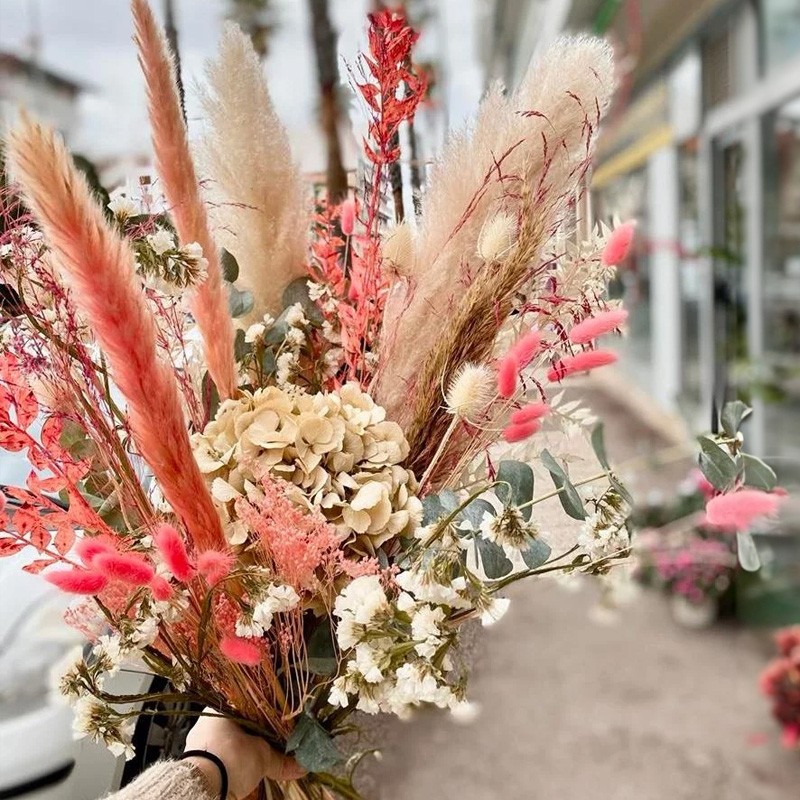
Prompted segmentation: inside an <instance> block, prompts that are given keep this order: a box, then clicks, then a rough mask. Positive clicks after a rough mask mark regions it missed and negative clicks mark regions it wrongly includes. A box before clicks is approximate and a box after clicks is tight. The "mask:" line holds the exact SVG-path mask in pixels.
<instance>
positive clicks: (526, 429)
mask: <svg viewBox="0 0 800 800" xmlns="http://www.w3.org/2000/svg"><path fill="white" fill-rule="evenodd" d="M540 427H541V423H540V422H539V421H538V420H530V421H529V422H520V423H517V424H511V425H509V426H507V427H506V429H505V430H504V431H503V438H504V439H505V440H506V441H507V442H508V443H509V444H514V443H515V442H522V441H524V440H525V439H527V438H528V437H529V436H533V434H534V433H536V432H537V431H538V430H539V428H540Z"/></svg>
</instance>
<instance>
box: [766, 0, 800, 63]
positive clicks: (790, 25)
mask: <svg viewBox="0 0 800 800" xmlns="http://www.w3.org/2000/svg"><path fill="white" fill-rule="evenodd" d="M759 25H760V29H761V55H762V62H763V65H764V69H765V70H766V71H767V72H768V71H769V70H771V69H773V68H774V67H777V66H779V65H781V64H784V63H786V62H787V61H790V60H791V59H793V58H800V2H798V0H760V2H759Z"/></svg>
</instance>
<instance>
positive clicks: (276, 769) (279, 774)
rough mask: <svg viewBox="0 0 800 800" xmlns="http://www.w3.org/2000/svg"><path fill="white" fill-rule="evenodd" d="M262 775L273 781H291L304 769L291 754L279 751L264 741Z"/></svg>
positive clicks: (302, 774)
mask: <svg viewBox="0 0 800 800" xmlns="http://www.w3.org/2000/svg"><path fill="white" fill-rule="evenodd" d="M264 748H265V752H264V775H265V777H267V778H270V779H271V780H273V781H293V780H297V779H298V778H302V777H303V776H304V775H305V774H306V771H305V770H304V769H303V768H302V767H301V766H300V765H299V764H298V763H297V761H295V760H294V759H293V758H292V757H291V756H287V755H284V754H283V753H279V752H278V751H277V750H275V749H274V748H272V747H270V746H269V745H268V744H267V743H266V742H264Z"/></svg>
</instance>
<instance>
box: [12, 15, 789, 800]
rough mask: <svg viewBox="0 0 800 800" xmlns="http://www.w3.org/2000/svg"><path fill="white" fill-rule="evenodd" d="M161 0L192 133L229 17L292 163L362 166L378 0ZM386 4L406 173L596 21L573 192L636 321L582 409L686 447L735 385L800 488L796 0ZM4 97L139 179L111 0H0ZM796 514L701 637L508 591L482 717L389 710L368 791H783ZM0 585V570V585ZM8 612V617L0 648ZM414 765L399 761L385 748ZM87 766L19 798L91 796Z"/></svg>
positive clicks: (642, 795)
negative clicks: (597, 81)
mask: <svg viewBox="0 0 800 800" xmlns="http://www.w3.org/2000/svg"><path fill="white" fill-rule="evenodd" d="M153 5H154V7H155V8H156V9H157V10H158V11H159V13H160V14H161V16H162V18H163V19H164V20H165V21H166V22H167V24H168V27H169V28H170V30H171V31H172V35H173V38H174V41H175V42H176V44H177V49H178V52H179V54H180V63H181V71H182V75H183V80H184V84H185V88H186V102H187V116H188V120H189V125H190V131H192V132H196V131H197V130H198V126H199V125H201V124H202V123H201V121H200V118H199V109H198V106H197V101H196V94H197V93H196V91H194V89H195V85H196V83H197V82H200V83H202V81H203V65H204V60H205V59H206V58H208V57H210V56H211V55H212V54H213V53H214V50H215V46H216V41H217V38H218V36H219V33H220V30H221V25H222V24H223V22H224V21H225V20H226V19H233V20H235V21H238V22H239V23H240V24H241V25H242V26H243V27H244V28H245V30H247V31H248V32H249V33H250V34H251V36H252V37H253V40H254V43H255V44H256V46H257V49H258V50H259V52H260V53H261V54H262V56H263V62H264V70H265V74H266V75H267V76H268V79H269V85H270V89H271V92H272V96H273V100H274V102H275V105H276V107H277V111H278V113H279V115H280V116H281V118H282V119H283V121H284V122H285V124H286V125H287V127H288V129H289V134H290V137H291V139H292V142H293V151H294V156H295V158H296V159H298V160H299V161H300V163H301V164H302V167H303V170H304V172H305V173H306V174H307V175H308V176H309V180H310V181H313V182H315V183H318V184H321V183H324V182H327V183H328V184H329V185H330V184H331V182H332V181H333V180H336V176H337V175H341V174H347V173H352V172H353V171H354V170H355V169H356V168H357V166H358V164H357V158H358V152H359V144H358V143H359V141H360V137H361V132H362V125H363V123H362V122H361V117H360V109H359V107H358V104H357V103H356V101H355V99H354V97H353V94H352V92H351V91H350V90H349V88H348V82H349V75H350V70H351V69H353V68H354V65H355V63H356V54H357V51H358V49H359V46H360V44H361V43H362V42H363V37H364V33H363V31H364V18H365V14H366V13H367V12H369V11H371V10H374V9H376V8H378V7H380V6H381V5H382V4H381V3H379V2H365V1H363V0H153ZM388 5H391V6H395V5H397V4H396V3H395V4H388ZM401 5H403V6H405V7H406V11H407V13H408V15H409V17H410V19H411V21H412V23H413V24H415V25H416V26H417V27H418V28H419V29H420V30H421V31H422V36H421V39H420V42H419V44H418V46H417V49H416V59H417V61H418V62H420V64H422V65H424V68H425V69H426V71H427V72H428V74H429V76H430V78H431V87H432V88H431V92H430V97H429V100H428V102H427V104H426V105H425V107H424V108H423V109H422V111H421V112H420V113H419V115H418V118H417V121H416V125H415V127H416V130H415V146H416V155H415V160H414V161H413V163H412V162H411V161H410V160H409V159H406V160H405V161H404V163H403V174H404V176H405V177H406V178H408V175H409V174H410V172H411V171H412V169H414V168H415V167H416V166H417V165H424V164H426V163H428V162H430V161H431V160H432V159H434V158H435V157H436V154H437V152H438V151H439V149H440V148H441V145H442V141H443V139H444V137H445V136H446V133H447V131H448V130H453V129H459V128H462V127H463V126H465V125H468V124H469V121H470V118H471V116H472V115H473V114H474V111H475V108H476V105H477V103H478V101H479V99H480V97H481V95H482V93H483V91H484V90H485V88H486V87H487V86H488V85H489V84H490V83H491V82H492V81H494V80H500V81H502V82H503V83H504V84H505V85H506V86H508V87H510V88H513V87H514V86H515V85H516V83H517V82H518V81H519V80H520V78H521V76H522V75H523V73H524V71H525V69H526V67H527V64H528V62H529V61H530V59H531V57H532V56H535V55H536V54H537V53H540V52H542V51H543V50H544V49H545V48H546V47H547V46H548V44H550V43H551V42H552V41H553V40H554V39H555V38H556V37H557V36H559V35H560V34H562V33H564V32H586V33H591V34H595V35H601V36H605V37H607V38H608V39H609V40H610V41H611V42H612V44H613V46H614V48H615V50H616V53H617V63H618V73H619V74H618V79H619V91H618V97H617V100H616V103H615V106H614V108H613V110H612V113H611V114H610V116H609V119H608V122H607V123H606V125H605V128H604V131H603V134H602V136H601V138H600V141H599V146H598V151H597V158H596V163H595V167H594V171H593V176H592V182H591V206H592V211H593V214H594V217H595V219H596V220H598V221H603V222H606V223H611V221H612V220H615V219H619V220H626V219H630V218H635V219H636V220H637V221H638V231H637V237H636V242H635V246H634V252H633V253H632V255H631V256H630V258H629V260H628V263H627V264H625V265H624V268H623V269H622V270H621V271H620V275H619V278H618V280H617V281H616V284H615V286H614V292H615V293H616V295H617V296H620V297H622V298H623V299H624V302H625V306H626V307H627V308H628V309H629V311H630V314H631V317H630V320H629V325H628V327H629V333H628V335H627V337H626V338H625V339H623V340H622V341H620V342H617V343H615V347H617V348H618V349H619V350H620V351H621V354H622V356H621V359H620V362H619V364H618V365H616V366H615V367H613V368H611V369H609V371H608V372H607V373H606V374H605V375H603V376H601V377H598V379H596V380H593V382H592V383H591V384H590V395H589V397H590V403H589V404H590V405H592V406H593V407H594V409H595V411H596V412H597V413H598V414H599V416H601V417H602V418H603V419H604V420H605V421H606V426H607V432H606V439H607V441H608V443H609V450H610V451H611V453H612V455H613V456H614V457H615V458H616V459H618V460H623V461H624V460H626V459H629V458H633V457H637V458H640V459H641V458H645V460H646V457H647V456H648V454H652V453H655V452H656V451H658V450H659V449H662V448H664V447H673V448H674V447H675V445H676V444H679V443H681V442H688V441H690V439H691V436H692V435H693V434H695V433H698V432H701V431H703V430H706V429H707V428H708V427H709V423H710V420H711V416H712V408H714V407H715V405H716V406H719V404H721V403H722V402H723V401H724V400H725V399H733V398H736V397H738V398H741V399H743V400H745V401H747V402H748V403H749V404H750V405H752V406H753V408H754V412H755V413H754V414H753V416H752V418H751V420H750V421H749V422H748V424H747V427H746V429H745V432H746V436H747V445H748V448H747V449H748V450H749V451H752V452H753V453H755V454H756V455H758V456H760V457H761V458H763V459H764V460H765V461H767V462H768V463H769V464H770V465H771V466H772V467H773V469H774V470H775V471H776V473H777V475H778V478H779V480H780V482H781V484H782V485H785V486H787V487H788V488H789V489H790V490H791V489H792V487H797V486H798V485H800V0H408V2H405V3H401ZM20 106H24V107H26V108H28V109H29V110H30V111H31V112H32V113H33V114H35V115H36V116H37V117H39V118H41V119H44V120H46V121H48V122H50V123H51V124H54V125H56V126H57V127H58V128H59V129H60V130H61V131H62V133H63V134H64V136H65V138H66V139H67V142H68V144H69V145H70V147H71V148H72V149H73V150H74V151H75V152H77V153H80V154H81V155H83V156H85V157H86V158H87V159H88V160H89V161H90V162H91V163H92V164H93V165H94V167H95V169H96V172H97V175H98V178H99V180H100V181H101V183H102V184H103V185H104V186H106V187H107V188H109V189H111V188H114V187H115V186H119V185H121V184H124V183H125V182H128V181H133V182H136V181H137V180H139V178H140V177H141V176H145V175H151V174H152V162H151V153H150V147H149V131H148V127H147V122H146V111H145V98H144V90H143V85H142V80H141V77H140V74H139V71H138V67H137V64H136V56H135V52H134V48H133V44H132V41H131V27H130V17H129V13H128V7H127V2H126V0H103V2H101V3H98V2H96V0H68V2H64V0H0V132H2V130H3V128H4V126H6V125H8V124H9V122H10V121H11V120H13V118H14V117H15V115H16V114H17V113H18V109H19V107H20ZM403 136H404V137H408V136H409V134H408V132H407V131H404V132H403ZM409 141H410V140H409ZM404 152H407V149H406V150H404ZM406 183H407V184H408V185H406V186H405V188H404V191H405V193H406V195H407V198H406V199H407V207H409V208H410V207H411V205H412V202H413V198H412V197H411V189H410V183H411V182H410V181H408V180H406ZM423 202H424V200H423ZM688 452H689V451H688V450H687V453H688ZM4 456H5V454H3V455H0V483H3V484H8V483H14V482H19V481H21V480H24V477H25V475H26V474H27V469H25V468H24V467H20V465H19V464H15V463H12V462H10V461H4V460H3V458H4ZM689 468H690V462H689V460H688V458H687V459H684V460H680V459H676V460H675V461H673V462H671V463H670V464H669V465H668V466H664V465H655V464H649V465H647V466H646V467H645V468H643V469H641V470H637V471H636V472H635V474H633V475H631V476H629V477H632V478H633V479H634V483H635V486H634V488H635V489H636V490H637V496H638V497H641V498H646V499H647V500H648V502H650V501H652V502H661V501H663V500H664V498H667V499H669V498H672V497H674V496H676V494H677V493H678V486H679V485H680V483H681V481H682V480H683V479H684V478H685V476H686V474H687V473H688V470H689ZM794 532H795V531H793V529H792V525H791V523H789V522H786V523H784V524H783V525H782V526H781V527H780V528H779V529H777V530H775V531H771V532H770V533H769V534H764V535H763V536H761V537H758V538H759V549H760V550H761V553H762V561H763V562H764V564H765V566H764V567H763V568H762V570H761V572H760V573H758V574H757V575H756V576H746V575H741V574H739V575H736V576H735V578H734V581H733V585H732V587H731V590H730V592H729V595H730V596H729V604H730V607H729V608H728V610H727V613H726V614H725V615H724V616H725V619H724V620H723V621H722V622H720V623H718V624H717V625H716V627H714V628H711V629H706V630H689V629H686V628H682V627H679V626H678V624H677V623H676V622H675V621H674V620H673V619H672V618H671V616H670V613H669V607H668V605H667V603H666V601H665V600H664V599H663V598H662V597H661V596H659V595H658V594H657V593H653V592H649V593H648V592H642V593H641V594H639V595H637V596H636V597H634V598H633V599H632V601H631V602H630V604H629V605H628V606H626V607H623V608H622V609H621V610H620V611H619V612H618V613H617V615H616V618H615V619H613V620H607V619H603V620H601V621H598V619H597V613H596V606H595V601H596V598H595V597H594V594H593V592H594V589H593V587H591V586H589V587H584V588H583V589H582V590H581V591H580V592H579V593H577V594H576V593H572V592H569V591H567V590H566V589H565V588H563V587H561V586H559V585H557V584H556V583H555V582H553V583H549V582H543V583H541V584H537V585H536V586H530V585H526V586H522V587H518V588H517V589H516V590H515V591H514V592H513V597H514V601H515V602H514V603H512V611H511V613H509V615H508V617H507V619H506V620H505V621H504V623H503V625H502V626H500V627H498V628H497V629H496V630H494V631H492V632H491V633H490V636H489V641H488V643H484V644H479V645H476V653H475V659H476V664H477V668H476V674H475V680H474V682H473V694H474V697H475V699H476V700H477V701H478V702H480V703H481V704H482V706H483V717H482V724H483V727H482V729H481V734H480V736H479V735H478V732H477V731H478V729H477V728H470V727H456V726H455V725H454V724H453V723H452V722H451V721H449V720H447V719H444V718H442V717H437V716H435V715H433V714H427V713H426V714H421V715H420V716H419V717H418V718H416V719H415V720H414V721H413V722H411V723H409V724H396V725H394V726H393V727H392V732H391V734H390V739H391V742H390V746H389V747H387V748H386V749H385V753H384V760H383V761H382V762H380V763H379V764H377V765H375V767H374V768H373V767H370V769H369V770H368V771H369V773H370V775H368V777H367V780H368V781H372V782H374V784H375V785H378V786H380V787H381V788H380V791H376V797H378V796H379V797H380V798H382V800H395V799H397V800H399V798H409V799H410V800H418V799H419V800H422V798H428V797H436V798H438V799H439V800H450V798H453V800H454V799H455V798H461V799H463V800H493V798H503V800H527V798H535V799H536V800H551V798H552V799H553V800H555V798H558V799H559V800H573V798H574V800H578V798H581V800H584V799H585V798H598V800H683V799H684V798H686V800H689V798H691V799H692V800H712V799H713V800H778V798H789V797H794V796H796V795H797V787H798V786H800V753H798V752H797V750H796V749H795V750H794V751H792V750H788V749H782V748H781V746H780V743H779V741H778V739H779V734H778V729H777V726H775V725H774V724H773V723H772V721H771V719H770V717H769V711H768V703H767V701H766V699H765V698H763V697H762V696H760V694H759V690H758V676H759V673H760V671H761V669H762V668H763V666H764V664H765V663H766V660H767V659H768V658H769V656H770V654H771V644H770V640H769V638H768V632H769V631H771V630H772V629H774V628H777V627H779V626H782V625H789V624H793V623H800V545H799V544H798V542H800V539H798V538H796V537H793V536H792V535H791V534H792V533H794ZM0 581H3V578H2V577H1V576H0ZM2 593H3V585H2V583H0V598H1V599H2V600H3V603H4V604H5V603H6V602H7V600H6V598H5V597H4V596H3V594H2ZM606 622H608V623H609V624H604V623H606ZM7 631H8V625H7V626H6V630H4V629H3V627H2V626H1V625H0V659H2V657H3V650H2V648H3V647H4V646H5V645H4V642H6V641H8V639H4V635H5V634H6V633H7ZM520 643H521V644H520ZM2 703H3V690H2V686H0V742H2V741H3V739H2V737H3V726H4V725H7V724H11V723H12V722H13V714H12V713H11V712H10V711H3V710H2V708H3V706H2ZM9 721H10V722H9ZM0 750H2V748H1V747H0ZM81 752H82V753H83V754H84V756H83V757H85V758H87V759H88V758H90V757H93V756H90V755H87V753H88V752H89V751H88V749H87V748H84V749H83V750H82V751H81ZM432 753H435V754H436V755H435V758H433V757H432V756H431V754H432ZM103 763H104V765H105V766H104V767H103V769H106V768H107V762H103ZM409 763H410V764H414V765H417V766H415V767H414V768H413V769H412V770H410V771H408V770H406V769H405V768H403V769H402V770H401V769H400V768H399V767H398V765H399V764H403V765H407V764H409ZM0 764H2V753H1V752H0ZM101 771H102V770H101V769H100V767H98V768H97V770H96V772H97V773H98V774H99V772H101ZM1 772H2V769H1V768H0V773H1ZM116 774H117V775H118V774H119V769H118V768H117V773H116ZM102 785H103V781H102V779H100V780H95V781H94V782H92V781H91V780H89V781H86V782H84V783H83V784H81V785H80V786H78V787H77V788H74V787H73V788H72V789H69V790H66V791H67V792H68V793H64V792H65V790H63V789H61V790H59V788H58V787H51V790H47V791H45V792H42V791H41V790H32V791H31V792H29V793H28V795H29V796H30V797H31V798H34V799H35V800H40V798H41V799H42V800H43V799H44V798H45V797H47V798H51V800H68V798H69V800H73V798H74V800H90V799H91V797H93V796H96V794H92V793H93V792H95V791H96V790H98V789H99V788H102ZM2 786H3V784H2V774H0V797H7V796H10V795H5V794H3V792H2ZM498 787H502V792H500V791H499V789H498ZM28 795H26V796H28ZM13 796H17V795H13Z"/></svg>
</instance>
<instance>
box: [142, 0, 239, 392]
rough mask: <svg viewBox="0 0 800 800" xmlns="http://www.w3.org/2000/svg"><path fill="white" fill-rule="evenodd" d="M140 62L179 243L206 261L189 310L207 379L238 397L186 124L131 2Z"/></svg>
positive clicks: (152, 32) (157, 47)
mask: <svg viewBox="0 0 800 800" xmlns="http://www.w3.org/2000/svg"><path fill="white" fill-rule="evenodd" d="M131 9H132V11H133V22H134V26H135V28H136V36H135V40H136V45H137V47H138V49H139V63H140V65H141V67H142V72H143V73H144V77H145V81H146V83H147V103H148V110H149V114H150V127H151V129H152V134H153V150H154V153H155V162H156V170H157V172H158V174H159V175H160V176H161V181H162V185H163V188H164V195H165V197H166V199H167V203H168V204H169V206H170V213H171V215H172V219H173V220H174V222H175V228H176V230H177V231H178V237H179V238H180V241H181V244H189V243H190V242H197V243H198V244H199V245H200V246H201V247H202V248H203V256H204V257H205V258H206V259H207V261H208V268H207V269H208V277H207V278H206V279H205V281H203V283H202V284H201V285H200V286H198V287H197V289H196V290H195V291H194V293H193V295H192V298H191V302H190V306H191V310H192V314H193V315H194V317H195V319H196V320H197V326H198V328H199V329H200V333H201V334H202V337H203V349H204V353H205V358H206V365H207V366H208V371H209V374H210V375H211V378H212V379H213V381H214V383H215V384H216V387H217V389H218V391H219V394H220V397H233V396H234V395H235V394H236V367H235V364H234V360H233V340H234V329H233V320H232V319H231V316H230V313H229V310H228V292H227V289H226V288H225V285H224V283H223V280H222V268H221V266H220V262H219V253H218V252H217V247H216V245H215V243H214V241H213V239H212V237H211V230H210V228H209V225H208V215H207V213H206V207H205V205H204V203H203V201H202V199H201V197H200V186H199V183H198V180H197V175H196V173H195V169H194V164H193V162H192V157H191V153H190V151H189V140H188V137H187V134H186V125H185V123H184V121H183V115H182V112H181V105H180V99H179V96H178V90H177V86H176V82H175V65H174V63H173V60H172V56H171V55H170V51H169V46H168V45H167V42H166V39H165V38H164V35H163V33H162V32H161V29H160V28H159V26H158V24H157V23H156V20H155V17H154V16H153V12H152V10H151V8H150V6H149V5H148V4H147V0H132V2H131Z"/></svg>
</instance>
